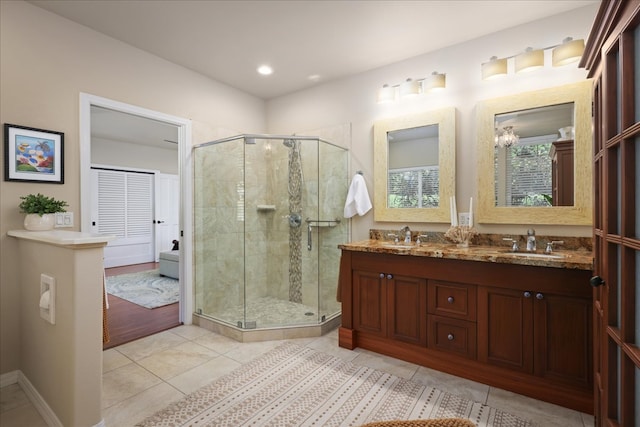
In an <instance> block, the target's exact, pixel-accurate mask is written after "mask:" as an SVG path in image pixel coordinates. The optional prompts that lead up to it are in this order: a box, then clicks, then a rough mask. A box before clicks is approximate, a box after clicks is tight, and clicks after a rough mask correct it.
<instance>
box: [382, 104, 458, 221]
mask: <svg viewBox="0 0 640 427" xmlns="http://www.w3.org/2000/svg"><path fill="white" fill-rule="evenodd" d="M455 116H456V111H455V108H453V107H450V108H444V109H440V110H435V111H429V112H425V113H419V114H413V115H407V116H402V117H397V118H390V119H384V120H379V121H377V122H376V123H375V124H374V195H375V199H374V219H375V221H392V222H449V221H450V210H449V200H450V198H451V196H453V195H454V192H455V176H456V172H455V152H456V149H455V145H456V140H455Z"/></svg>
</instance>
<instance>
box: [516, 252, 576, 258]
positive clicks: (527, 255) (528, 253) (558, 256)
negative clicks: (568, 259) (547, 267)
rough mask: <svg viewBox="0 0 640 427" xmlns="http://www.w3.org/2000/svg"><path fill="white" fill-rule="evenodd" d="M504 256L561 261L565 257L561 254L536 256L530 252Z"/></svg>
mask: <svg viewBox="0 0 640 427" xmlns="http://www.w3.org/2000/svg"><path fill="white" fill-rule="evenodd" d="M505 254H508V255H511V256H515V257H524V258H543V259H562V258H564V257H565V256H564V255H562V254H554V253H551V254H537V253H531V252H505Z"/></svg>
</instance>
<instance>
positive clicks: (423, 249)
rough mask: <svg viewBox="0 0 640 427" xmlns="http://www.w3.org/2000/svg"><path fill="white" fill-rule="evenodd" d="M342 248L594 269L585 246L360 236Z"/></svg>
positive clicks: (341, 246) (394, 253) (393, 253)
mask: <svg viewBox="0 0 640 427" xmlns="http://www.w3.org/2000/svg"><path fill="white" fill-rule="evenodd" d="M338 247H339V248H340V249H342V250H346V251H354V252H372V253H380V254H392V255H405V256H424V257H431V258H446V259H458V260H466V261H482V262H495V263H501V264H519V265H532V266H538V267H553V268H570V269H578V270H592V269H593V253H592V252H591V251H588V250H584V249H579V250H556V251H554V252H553V253H552V254H551V255H552V256H545V255H544V251H542V250H538V251H537V252H535V253H533V254H531V253H528V252H518V253H513V252H510V250H509V249H510V248H509V246H481V245H469V247H466V248H461V247H458V246H457V245H456V244H454V243H431V242H427V243H422V244H421V245H416V244H415V243H412V244H410V245H403V244H402V243H398V244H394V243H393V242H391V241H385V240H375V239H370V240H363V241H359V242H352V243H344V244H341V245H338Z"/></svg>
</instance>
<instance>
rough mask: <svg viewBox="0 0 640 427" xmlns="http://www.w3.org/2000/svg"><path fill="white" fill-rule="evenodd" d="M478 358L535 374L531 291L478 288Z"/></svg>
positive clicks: (496, 364)
mask: <svg viewBox="0 0 640 427" xmlns="http://www.w3.org/2000/svg"><path fill="white" fill-rule="evenodd" d="M478 360H479V361H481V362H484V363H487V364H490V365H495V366H500V367H504V368H509V369H512V370H517V371H522V372H526V373H533V297H532V295H531V293H527V292H523V291H519V290H512V289H502V288H491V287H485V286H480V287H478Z"/></svg>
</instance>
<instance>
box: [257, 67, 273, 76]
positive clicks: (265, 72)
mask: <svg viewBox="0 0 640 427" xmlns="http://www.w3.org/2000/svg"><path fill="white" fill-rule="evenodd" d="M258 73H260V74H262V75H263V76H268V75H269V74H272V73H273V68H271V67H269V66H268V65H261V66H259V67H258Z"/></svg>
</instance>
